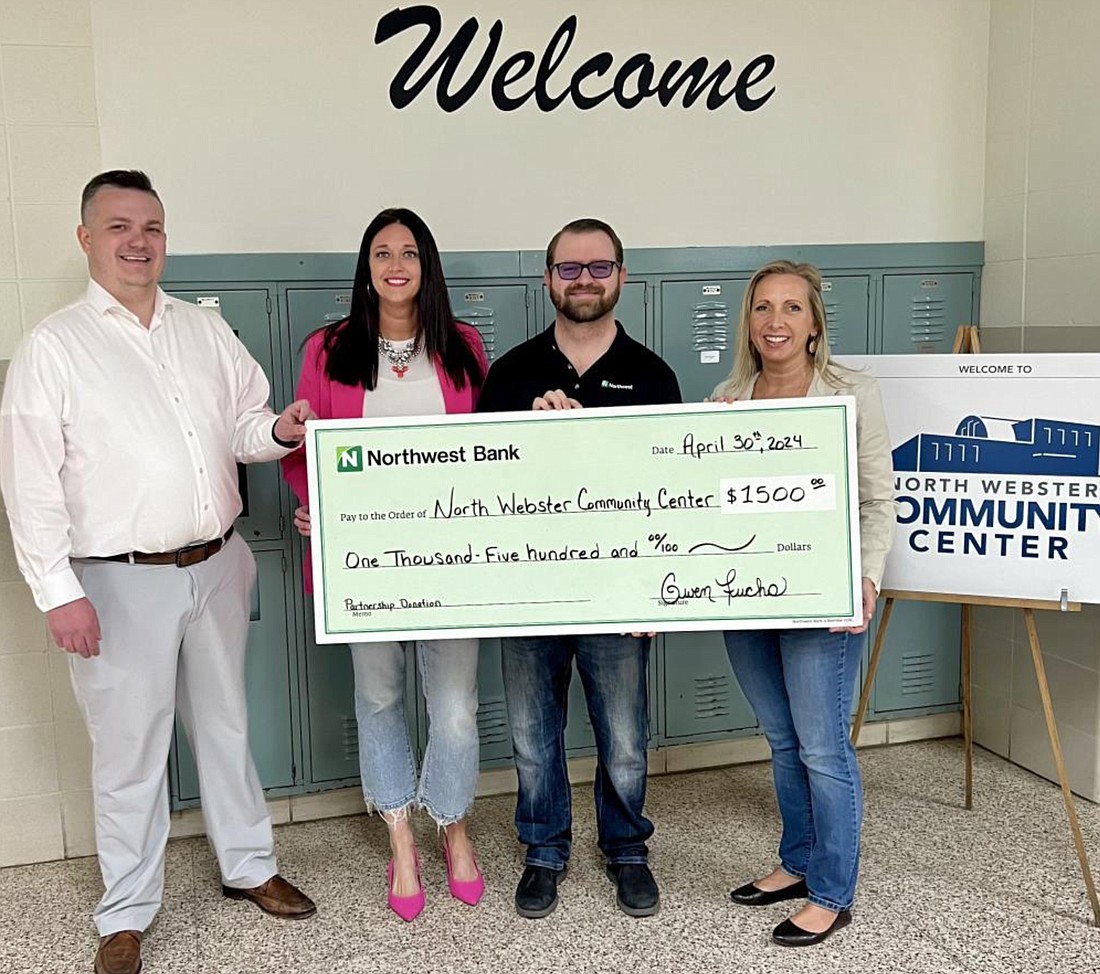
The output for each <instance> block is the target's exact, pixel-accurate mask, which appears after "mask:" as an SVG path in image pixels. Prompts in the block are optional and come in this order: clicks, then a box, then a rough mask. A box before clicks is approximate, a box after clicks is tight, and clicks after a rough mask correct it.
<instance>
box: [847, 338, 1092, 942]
mask: <svg viewBox="0 0 1100 974" xmlns="http://www.w3.org/2000/svg"><path fill="white" fill-rule="evenodd" d="M951 351H952V353H953V354H955V355H959V354H965V353H969V352H973V353H978V352H980V351H981V343H980V341H979V337H978V328H977V326H976V325H960V326H959V329H958V331H957V332H956V334H955V343H954V346H953V348H952V350H951ZM881 594H882V596H883V597H884V598H885V599H886V602H885V604H884V605H883V609H882V618H881V619H880V620H879V626H878V632H877V633H876V635H875V643H874V646H873V647H872V650H871V659H870V662H869V663H868V666H867V675H866V677H865V678H864V680H863V689H862V691H861V693H860V695H859V705H858V707H857V708H856V715H855V720H854V721H853V723H852V744H857V743H858V742H859V732H860V730H861V729H862V727H863V719H864V717H865V716H866V714H867V706H868V703H869V702H870V699H871V688H872V686H873V685H874V682H875V672H876V671H877V670H878V664H879V658H880V657H881V655H882V645H883V642H884V641H885V639H886V630H887V628H888V627H889V625H890V616H891V614H892V613H893V611H894V602H895V600H897V599H908V600H911V601H915V602H950V603H954V604H957V605H961V606H962V698H963V701H962V702H963V743H964V748H963V749H964V754H965V758H964V761H965V767H966V785H965V795H966V803H965V805H966V809H967V810H968V811H969V810H970V809H971V808H972V807H973V788H974V722H973V711H972V698H971V686H970V659H971V657H970V648H971V610H972V607H973V606H975V605H982V606H996V607H998V608H1007V609H1023V612H1024V623H1025V624H1026V626H1027V639H1028V644H1029V645H1030V647H1031V661H1032V664H1033V665H1034V667H1035V680H1036V682H1037V683H1038V684H1039V696H1040V698H1041V699H1042V701H1043V716H1044V717H1045V718H1046V725H1047V734H1048V736H1049V737H1050V749H1051V751H1052V752H1053V753H1054V764H1055V767H1056V768H1057V770H1058V781H1059V783H1060V784H1061V786H1062V801H1063V802H1064V803H1065V806H1066V817H1067V818H1068V819H1069V828H1070V832H1071V833H1072V834H1073V844H1074V846H1075V847H1076V849H1077V861H1078V862H1079V863H1080V864H1081V875H1082V876H1083V877H1084V880H1085V887H1086V889H1087V890H1088V895H1089V903H1090V904H1091V905H1092V917H1093V925H1094V926H1097V927H1100V900H1098V899H1097V895H1096V884H1095V883H1094V882H1093V878H1092V870H1091V869H1090V868H1089V858H1088V853H1087V852H1086V851H1085V840H1084V836H1083V835H1082V834H1081V823H1080V822H1079V821H1078V819H1077V807H1076V805H1075V804H1074V801H1073V792H1072V791H1071V790H1070V787H1069V777H1068V776H1067V774H1066V763H1065V759H1064V757H1063V754H1062V742H1061V739H1060V738H1059V735H1058V725H1057V723H1055V720H1054V705H1053V704H1052V702H1051V699H1050V687H1049V685H1048V684H1047V674H1046V666H1045V665H1044V664H1043V650H1042V647H1041V646H1040V644H1039V631H1038V629H1037V628H1036V626H1035V610H1036V609H1044V610H1058V611H1061V612H1080V611H1081V603H1080V602H1069V601H1067V600H1066V599H1064V598H1063V599H1062V600H1060V601H1054V600H1046V599H998V598H987V597H984V596H974V595H956V594H954V593H951V592H904V591H900V590H897V589H884V590H883V591H882V593H881Z"/></svg>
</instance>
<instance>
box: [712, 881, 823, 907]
mask: <svg viewBox="0 0 1100 974" xmlns="http://www.w3.org/2000/svg"><path fill="white" fill-rule="evenodd" d="M809 895H810V893H809V890H807V889H806V880H804V879H800V880H799V881H798V882H797V883H792V884H791V885H790V886H784V887H783V889H774V890H766V889H761V888H760V887H759V886H757V885H756V883H745V885H744V886H738V887H737V889H731V890H730V899H731V900H733V902H734V903H740V904H741V905H742V906H771V904H772V903H782V902H783V901H784V900H804V899H805V898H806V897H807V896H809Z"/></svg>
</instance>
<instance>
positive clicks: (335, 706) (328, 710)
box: [303, 601, 422, 783]
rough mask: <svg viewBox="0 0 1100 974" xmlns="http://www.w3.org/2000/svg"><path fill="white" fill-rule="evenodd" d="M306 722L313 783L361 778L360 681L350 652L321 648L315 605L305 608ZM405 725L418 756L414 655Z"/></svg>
mask: <svg viewBox="0 0 1100 974" xmlns="http://www.w3.org/2000/svg"><path fill="white" fill-rule="evenodd" d="M305 617H306V640H305V674H306V698H305V708H304V709H305V713H304V715H303V720H304V721H305V725H306V729H307V731H308V741H309V753H310V763H311V767H312V777H311V780H312V781H314V782H318V783H319V782H336V781H348V782H349V783H350V780H351V779H355V778H358V777H359V734H358V725H357V723H356V720H355V676H354V671H353V670H352V665H351V652H350V650H349V649H348V647H347V646H346V645H345V644H343V643H326V644H325V645H323V646H319V645H317V643H316V642H315V641H314V639H313V631H314V630H313V606H312V601H310V602H308V603H307V605H306V612H305ZM405 664H406V665H405V721H406V723H407V724H408V728H409V740H410V742H411V744H412V748H413V754H414V755H419V754H420V751H421V743H422V742H421V741H420V739H419V734H418V731H417V727H418V721H417V717H418V710H417V706H418V705H417V679H416V657H415V654H414V653H411V652H407V653H406V655H405Z"/></svg>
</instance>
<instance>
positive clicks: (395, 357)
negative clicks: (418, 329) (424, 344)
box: [378, 334, 420, 379]
mask: <svg viewBox="0 0 1100 974" xmlns="http://www.w3.org/2000/svg"><path fill="white" fill-rule="evenodd" d="M378 354H379V355H385V356H386V360H387V361H388V362H389V363H390V371H391V372H393V374H394V375H396V376H397V378H399V379H403V378H405V373H406V372H408V371H409V363H410V362H412V360H413V359H414V358H416V356H417V355H419V354H420V335H419V334H418V335H417V336H416V338H414V339H413V340H412V341H411V342H410V343H409V344H408V345H406V346H405V347H404V348H396V347H395V346H394V344H393V342H391V341H390V340H389V339H388V338H383V337H382V336H381V335H379V336H378Z"/></svg>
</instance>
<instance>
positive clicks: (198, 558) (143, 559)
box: [92, 527, 233, 568]
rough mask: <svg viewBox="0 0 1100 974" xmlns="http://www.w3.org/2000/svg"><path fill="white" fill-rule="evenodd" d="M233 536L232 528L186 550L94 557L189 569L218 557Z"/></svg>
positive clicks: (132, 563)
mask: <svg viewBox="0 0 1100 974" xmlns="http://www.w3.org/2000/svg"><path fill="white" fill-rule="evenodd" d="M232 535H233V528H232V527H230V528H229V530H228V531H226V532H225V534H224V535H223V536H222V537H220V538H215V539H214V540H213V541H203V542H200V543H199V544H189V545H188V546H187V547H186V548H177V549H176V550H175V551H129V552H127V553H126V554H124V555H98V556H94V555H93V556H92V557H93V558H94V559H95V560H96V561H123V562H126V564H128V565H175V566H176V567H177V568H189V567H190V566H191V565H197V564H199V563H200V562H203V561H206V559H207V558H211V557H213V556H214V555H216V554H217V553H218V552H219V551H221V550H222V548H224V547H225V543H226V542H227V541H228V540H229V539H230V538H231V537H232Z"/></svg>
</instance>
